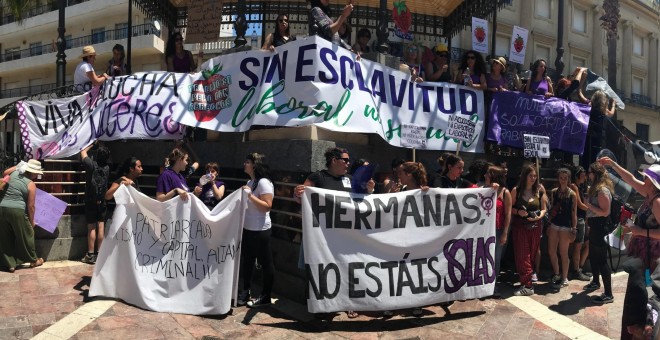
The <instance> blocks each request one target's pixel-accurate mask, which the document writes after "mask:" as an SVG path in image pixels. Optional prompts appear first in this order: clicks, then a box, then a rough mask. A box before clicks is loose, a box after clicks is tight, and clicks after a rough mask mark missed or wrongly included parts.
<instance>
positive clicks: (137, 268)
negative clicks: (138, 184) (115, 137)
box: [89, 185, 247, 315]
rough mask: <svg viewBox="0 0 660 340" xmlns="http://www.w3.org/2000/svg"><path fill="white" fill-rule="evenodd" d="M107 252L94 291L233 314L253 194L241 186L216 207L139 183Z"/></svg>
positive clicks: (126, 191)
mask: <svg viewBox="0 0 660 340" xmlns="http://www.w3.org/2000/svg"><path fill="white" fill-rule="evenodd" d="M115 201H116V203H117V208H116V209H115V212H114V215H113V216H112V224H111V225H110V228H109V229H108V234H107V236H106V238H105V240H104V241H103V245H102V246H101V250H100V252H99V256H98V260H97V262H96V266H95V267H94V274H93V276H92V283H91V285H90V287H89V296H90V297H91V296H106V297H112V298H119V299H122V300H124V301H126V302H127V303H130V304H133V305H136V306H138V307H141V308H145V309H149V310H153V311H157V312H168V313H184V314H195V315H201V314H226V313H228V312H229V310H230V308H231V305H230V302H231V299H232V296H235V292H236V289H237V285H238V266H239V263H240V245H241V236H242V231H243V218H244V215H245V208H246V206H247V197H246V195H245V194H244V191H243V190H236V191H235V192H233V193H232V194H231V195H229V196H227V197H226V198H225V199H223V200H222V201H221V202H220V203H219V204H218V205H217V206H216V207H215V208H214V209H213V210H212V211H209V210H208V208H206V206H204V204H203V203H202V202H201V201H200V200H199V199H198V198H197V197H195V196H193V195H191V196H190V199H189V200H188V201H187V202H184V201H183V200H181V199H180V198H179V197H178V196H177V197H175V198H172V199H171V200H169V201H167V202H158V201H156V200H154V199H151V198H149V197H147V196H145V195H143V194H142V193H140V192H138V191H137V190H135V189H134V188H132V187H126V186H123V185H122V186H120V188H119V189H118V190H117V192H116V193H115Z"/></svg>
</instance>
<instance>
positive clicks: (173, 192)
mask: <svg viewBox="0 0 660 340" xmlns="http://www.w3.org/2000/svg"><path fill="white" fill-rule="evenodd" d="M167 161H168V164H169V166H168V167H167V168H165V171H163V173H162V174H160V176H158V180H157V181H156V199H157V200H159V201H161V202H165V201H167V200H169V199H170V198H172V197H174V196H177V195H179V197H181V199H182V200H184V201H187V200H188V192H190V189H189V188H188V184H186V178H185V177H184V176H183V175H182V174H181V172H182V171H184V170H186V166H187V165H188V154H187V153H186V152H184V151H183V150H182V149H180V148H175V149H174V150H172V152H170V154H169V156H167ZM200 192H201V189H199V190H197V189H196V190H195V195H199V193H200Z"/></svg>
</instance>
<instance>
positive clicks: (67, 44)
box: [64, 34, 73, 50]
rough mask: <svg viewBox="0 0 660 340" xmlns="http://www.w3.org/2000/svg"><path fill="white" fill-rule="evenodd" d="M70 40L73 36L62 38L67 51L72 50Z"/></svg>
mask: <svg viewBox="0 0 660 340" xmlns="http://www.w3.org/2000/svg"><path fill="white" fill-rule="evenodd" d="M71 39H73V36H71V34H69V35H65V36H64V41H65V42H66V49H67V50H68V49H71V48H73V41H71Z"/></svg>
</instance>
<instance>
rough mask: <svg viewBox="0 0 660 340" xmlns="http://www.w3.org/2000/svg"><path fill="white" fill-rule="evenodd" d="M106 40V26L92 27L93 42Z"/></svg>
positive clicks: (98, 42) (97, 42)
mask: <svg viewBox="0 0 660 340" xmlns="http://www.w3.org/2000/svg"><path fill="white" fill-rule="evenodd" d="M102 42H105V27H99V28H92V44H100V43H102Z"/></svg>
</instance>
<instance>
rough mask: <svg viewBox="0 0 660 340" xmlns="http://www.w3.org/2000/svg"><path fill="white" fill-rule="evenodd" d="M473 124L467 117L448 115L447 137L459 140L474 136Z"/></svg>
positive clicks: (466, 139)
mask: <svg viewBox="0 0 660 340" xmlns="http://www.w3.org/2000/svg"><path fill="white" fill-rule="evenodd" d="M474 133H475V124H474V122H473V121H471V120H469V119H465V118H463V117H460V116H458V115H456V116H451V117H449V125H448V126H447V132H446V133H445V134H446V135H447V136H448V137H451V138H456V139H458V140H461V141H468V140H472V138H474Z"/></svg>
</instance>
